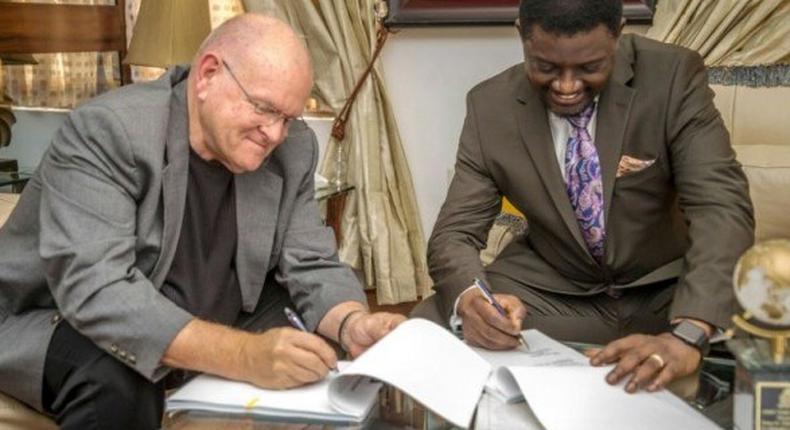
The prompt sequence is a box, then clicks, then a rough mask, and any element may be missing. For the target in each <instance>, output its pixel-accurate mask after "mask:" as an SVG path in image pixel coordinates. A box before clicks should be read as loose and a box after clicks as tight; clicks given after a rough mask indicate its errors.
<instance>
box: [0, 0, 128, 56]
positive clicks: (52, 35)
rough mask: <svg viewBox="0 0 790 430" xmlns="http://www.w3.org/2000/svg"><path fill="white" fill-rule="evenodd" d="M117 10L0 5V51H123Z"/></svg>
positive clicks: (47, 5) (122, 32) (114, 7)
mask: <svg viewBox="0 0 790 430" xmlns="http://www.w3.org/2000/svg"><path fill="white" fill-rule="evenodd" d="M118 7H119V6H74V5H52V4H36V3H0V52H6V53H18V54H21V53H31V52H32V53H50V52H86V51H120V50H122V49H123V50H125V48H126V38H125V36H124V28H125V27H124V20H123V13H120V14H118V11H117V10H116V9H117V8H118Z"/></svg>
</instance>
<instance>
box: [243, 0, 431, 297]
mask: <svg viewBox="0 0 790 430" xmlns="http://www.w3.org/2000/svg"><path fill="white" fill-rule="evenodd" d="M244 3H245V6H246V8H247V10H248V11H251V12H263V13H269V14H272V15H275V16H279V17H280V18H282V19H283V20H285V21H287V22H289V23H290V24H291V25H292V26H293V27H294V28H295V29H296V31H297V32H300V33H301V34H303V35H304V36H305V38H306V39H305V40H306V44H307V46H308V49H309V50H310V55H311V57H312V60H313V64H314V66H315V70H316V73H315V89H314V94H315V96H316V97H317V98H319V99H320V100H321V101H322V102H323V103H325V104H326V105H327V106H329V107H330V108H331V109H332V110H333V112H334V113H335V114H337V113H339V112H340V110H341V109H342V107H343V105H344V103H345V102H346V98H347V97H348V96H349V94H351V92H352V90H353V88H354V86H355V85H356V83H357V80H358V79H359V78H360V77H361V76H362V74H363V72H364V70H365V69H366V68H367V66H368V64H370V61H371V60H372V58H371V57H372V55H373V52H374V50H375V46H376V38H377V32H378V30H379V25H380V18H383V16H380V13H381V12H383V10H384V9H385V5H384V4H383V2H380V1H375V0H348V1H334V0H312V1H310V0H297V1H294V0H245V1H244ZM338 154H339V155H340V157H339V158H340V159H342V162H340V163H338V162H337V161H336V160H337V159H338ZM320 170H321V173H322V174H324V176H326V177H328V178H336V177H340V178H341V179H344V180H346V181H347V182H349V183H351V184H353V185H355V186H356V190H355V191H354V192H353V193H351V195H350V196H349V202H348V204H347V205H346V210H345V213H344V216H343V223H342V224H343V227H342V229H343V233H342V234H343V243H342V244H341V246H340V250H339V253H340V258H341V260H343V261H344V262H346V263H348V264H350V265H351V266H352V267H354V268H355V269H358V270H361V271H362V272H363V273H364V278H365V283H366V287H368V288H372V287H375V288H376V293H377V299H378V302H379V303H381V304H393V303H400V302H404V301H412V300H416V299H417V298H418V297H419V296H423V297H424V296H426V295H428V294H430V292H429V291H430V285H431V281H430V278H429V277H428V274H427V264H426V259H425V243H424V238H423V233H422V228H421V225H420V222H419V215H418V213H419V212H418V210H417V204H416V198H415V194H414V187H413V184H412V179H411V172H410V170H409V166H408V164H407V161H406V156H405V153H404V151H403V146H402V144H401V139H400V135H399V133H398V128H397V123H396V121H395V117H394V115H393V112H392V107H391V104H390V101H389V97H388V96H387V92H386V90H385V86H384V80H383V75H382V71H381V64H380V62H376V64H375V66H374V68H373V70H372V72H371V74H370V76H369V78H368V79H367V81H366V82H365V83H364V85H363V86H362V87H361V90H360V92H359V94H358V96H357V99H356V101H355V102H354V105H353V107H352V109H351V111H350V114H349V118H348V123H347V125H346V135H345V138H344V139H343V140H342V141H338V140H337V139H335V138H332V139H331V140H330V142H329V145H328V146H327V151H326V154H324V159H323V160H322V163H321V166H320ZM338 170H339V171H338Z"/></svg>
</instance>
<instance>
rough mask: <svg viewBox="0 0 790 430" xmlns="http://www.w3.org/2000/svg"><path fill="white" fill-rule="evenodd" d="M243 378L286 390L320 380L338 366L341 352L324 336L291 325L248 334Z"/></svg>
mask: <svg viewBox="0 0 790 430" xmlns="http://www.w3.org/2000/svg"><path fill="white" fill-rule="evenodd" d="M240 352H241V362H242V363H243V364H244V366H243V367H244V374H245V375H244V377H243V379H245V380H247V381H249V382H251V383H253V384H255V385H257V386H260V387H263V388H273V389H284V388H291V387H296V386H299V385H304V384H308V383H310V382H314V381H318V380H320V379H323V378H325V377H326V375H327V373H329V371H330V370H331V369H335V368H337V355H336V354H335V351H334V349H332V347H330V346H329V344H327V343H326V342H325V341H324V340H323V339H322V338H321V337H319V336H317V335H315V334H312V333H307V332H303V331H300V330H296V329H293V328H290V327H283V328H275V329H271V330H267V331H265V332H263V333H257V334H253V335H250V336H248V337H247V338H246V339H245V342H244V343H243V345H242V347H241V351H240Z"/></svg>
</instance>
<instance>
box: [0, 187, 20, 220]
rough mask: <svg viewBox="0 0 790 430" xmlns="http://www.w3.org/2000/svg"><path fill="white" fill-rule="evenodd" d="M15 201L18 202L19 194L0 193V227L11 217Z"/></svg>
mask: <svg viewBox="0 0 790 430" xmlns="http://www.w3.org/2000/svg"><path fill="white" fill-rule="evenodd" d="M17 200H19V194H3V193H0V226H2V225H3V224H5V220H7V219H8V216H9V215H11V211H12V210H13V209H14V206H15V205H16V202H17Z"/></svg>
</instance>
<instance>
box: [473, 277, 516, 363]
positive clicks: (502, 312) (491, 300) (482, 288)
mask: <svg viewBox="0 0 790 430" xmlns="http://www.w3.org/2000/svg"><path fill="white" fill-rule="evenodd" d="M474 285H475V287H477V289H478V290H480V292H481V293H483V297H485V298H486V300H488V303H490V304H491V306H493V307H494V309H496V311H497V312H498V313H499V315H502V316H503V317H505V318H507V312H506V311H505V308H503V307H502V305H500V304H499V302H497V301H496V299H494V295H493V294H491V291H490V290H489V289H488V287H486V285H485V284H484V283H483V281H481V280H480V279H478V278H475V281H474ZM518 338H519V341H520V342H521V344H522V345H524V348H525V349H526V350H527V351H529V345H528V344H527V339H525V338H524V334H523V333H521V334H520V335H519V337H518Z"/></svg>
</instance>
